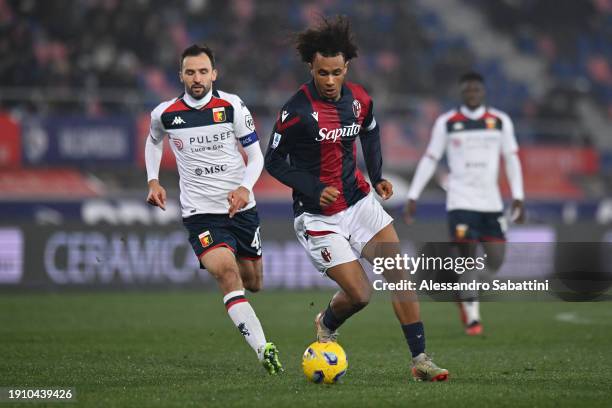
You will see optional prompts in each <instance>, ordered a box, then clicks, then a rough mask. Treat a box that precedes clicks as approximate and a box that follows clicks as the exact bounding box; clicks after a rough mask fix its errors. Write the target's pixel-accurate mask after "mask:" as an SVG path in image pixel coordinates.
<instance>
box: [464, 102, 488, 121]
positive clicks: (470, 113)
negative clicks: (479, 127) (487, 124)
mask: <svg viewBox="0 0 612 408" xmlns="http://www.w3.org/2000/svg"><path fill="white" fill-rule="evenodd" d="M459 110H460V111H461V113H462V114H463V116H465V117H466V118H468V119H470V120H478V119H480V118H482V117H483V116H484V114H485V112H486V111H487V108H486V107H485V106H484V105H480V106H479V107H477V108H476V109H474V110H470V109H469V108H468V107H467V106H465V105H461V107H460V108H459Z"/></svg>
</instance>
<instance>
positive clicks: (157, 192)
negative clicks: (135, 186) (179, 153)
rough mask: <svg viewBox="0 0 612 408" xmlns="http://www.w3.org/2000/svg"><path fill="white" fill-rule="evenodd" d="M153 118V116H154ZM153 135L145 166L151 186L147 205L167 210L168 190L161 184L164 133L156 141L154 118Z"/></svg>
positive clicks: (149, 139) (149, 143) (150, 139)
mask: <svg viewBox="0 0 612 408" xmlns="http://www.w3.org/2000/svg"><path fill="white" fill-rule="evenodd" d="M152 117H153V115H152ZM151 123H152V126H151V134H149V136H148V137H147V142H146V144H145V152H144V153H145V166H146V168H147V181H148V184H149V194H148V195H147V203H149V204H151V205H154V206H156V207H159V208H161V209H162V210H165V209H166V190H165V189H164V188H163V187H162V186H161V184H159V166H160V164H161V158H162V154H163V152H164V145H163V143H162V140H163V133H161V131H159V132H156V133H159V134H158V136H157V138H155V139H154V136H153V131H154V126H153V124H154V123H156V122H155V120H154V118H153V119H152V121H151Z"/></svg>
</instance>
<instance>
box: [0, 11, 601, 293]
mask: <svg viewBox="0 0 612 408" xmlns="http://www.w3.org/2000/svg"><path fill="white" fill-rule="evenodd" d="M337 13H341V14H347V15H349V16H350V17H351V20H352V23H353V28H354V30H355V33H356V37H357V41H358V44H359V45H360V57H359V58H358V59H356V60H355V61H353V62H352V64H351V69H350V75H349V77H350V79H352V80H354V81H357V82H361V83H363V84H364V85H366V87H367V88H368V89H369V91H370V92H371V93H372V94H373V96H374V99H375V101H376V110H377V113H376V115H377V118H378V122H379V123H380V124H381V126H382V137H383V149H384V161H385V173H386V175H387V176H388V177H389V178H390V179H391V180H392V181H393V182H394V184H395V189H396V197H395V199H394V200H392V201H391V202H390V203H389V204H388V205H389V207H388V209H389V211H391V212H392V213H394V215H396V216H397V219H398V220H399V209H400V208H401V206H402V204H403V199H404V196H405V193H406V192H407V186H408V181H409V180H410V178H411V176H412V173H413V171H414V169H415V167H416V164H417V162H418V160H419V158H420V156H421V154H422V153H423V151H424V149H425V147H426V145H427V142H428V139H429V131H430V128H431V125H432V123H433V121H434V119H435V117H436V116H437V115H438V114H440V113H442V112H443V111H444V110H446V109H448V108H450V107H452V106H453V105H455V104H457V103H458V89H457V86H456V82H457V78H458V76H459V75H460V74H461V73H463V72H464V71H466V70H468V69H475V70H477V71H480V72H481V73H482V74H483V75H484V76H485V78H486V82H487V88H488V101H489V103H490V104H491V105H493V106H495V107H497V108H499V109H502V110H505V111H506V112H508V113H509V114H510V115H511V116H512V118H513V119H514V121H515V126H516V133H517V137H518V140H519V143H520V146H521V153H520V154H521V159H522V165H523V173H524V178H525V186H526V206H527V210H528V216H529V222H528V224H527V225H526V226H522V227H520V228H517V227H513V228H511V230H510V235H509V237H510V240H514V241H522V242H533V241H552V242H555V241H596V242H599V241H602V240H603V241H606V240H607V241H612V226H611V223H612V132H611V130H610V129H612V41H611V40H610V39H611V38H612V0H583V1H572V0H500V1H487V0H410V1H391V0H385V1H376V2H374V1H349V0H318V1H307V2H301V1H294V0H291V1H283V2H277V1H256V0H231V1H221V0H186V1H180V2H169V1H161V0H134V1H119V0H82V1H70V0H53V1H42V0H0V34H1V35H0V135H1V136H0V214H1V217H0V220H1V222H0V243H1V245H0V285H3V286H5V287H9V288H15V287H44V288H56V287H60V286H64V285H69V286H77V287H79V286H80V287H101V286H104V287H124V286H133V285H137V286H141V285H153V286H156V285H162V286H166V285H177V286H194V285H195V286H198V285H204V286H206V285H210V284H211V281H210V279H209V277H208V276H207V274H206V273H202V271H199V270H198V267H197V262H196V260H195V257H194V256H193V254H192V253H191V250H190V248H189V246H188V244H187V241H186V239H185V236H186V235H185V232H184V231H183V228H182V226H181V225H180V223H179V220H180V218H179V211H178V201H177V199H178V191H177V187H178V183H177V181H178V178H177V175H176V166H175V163H174V159H173V158H172V157H171V156H172V154H171V152H170V150H169V149H168V148H167V149H166V152H165V156H164V159H163V164H162V167H163V171H162V175H161V181H162V184H163V185H165V187H166V188H167V189H168V190H169V196H170V205H169V208H168V211H166V212H161V211H159V210H157V209H153V208H151V207H149V206H147V205H146V204H145V201H144V198H145V195H146V175H145V171H144V163H143V147H144V140H145V137H146V135H147V131H148V126H149V113H150V111H151V110H152V109H153V107H155V106H156V105H157V104H158V103H159V102H160V101H162V100H166V99H170V98H172V97H174V96H177V95H178V94H179V93H180V92H181V89H182V88H181V86H180V83H179V82H178V78H177V71H178V56H179V54H180V52H181V51H182V49H183V48H185V47H186V46H188V45H190V44H191V43H194V42H206V43H207V44H209V45H211V46H212V47H213V49H215V50H216V53H217V58H218V69H219V71H220V78H219V80H218V82H217V85H218V87H219V88H220V89H223V90H226V91H229V92H235V93H238V94H239V95H240V96H241V97H242V98H243V99H244V101H245V102H246V104H247V105H248V106H249V107H250V109H251V111H252V112H253V114H254V116H255V121H256V124H257V129H258V133H259V135H260V138H261V139H262V147H263V148H265V145H266V144H267V140H268V136H269V133H270V130H271V128H272V124H273V121H274V120H275V118H276V115H277V112H278V109H279V108H280V106H281V105H282V103H283V102H284V101H285V100H286V99H287V98H288V97H289V96H290V95H291V94H292V93H293V92H294V91H295V90H296V89H297V87H298V86H299V85H300V84H301V83H302V82H305V81H307V80H308V73H307V71H306V69H305V67H304V66H303V64H302V63H301V62H300V61H299V58H298V57H297V54H296V52H295V50H294V48H293V47H292V45H291V43H290V41H289V38H290V34H291V33H292V32H294V31H296V30H300V29H302V28H303V27H305V26H306V25H307V24H309V23H311V22H313V21H315V20H316V17H317V15H318V14H324V15H331V14H337ZM443 167H444V166H440V168H439V171H438V174H437V175H436V177H435V181H432V183H430V186H429V188H428V190H427V191H426V192H425V194H424V196H423V198H422V200H421V202H420V207H419V213H418V216H419V222H418V223H417V224H416V225H414V226H411V227H406V226H404V225H402V223H401V221H398V222H397V224H398V227H399V229H400V237H401V238H402V239H403V240H404V241H405V242H406V243H410V242H414V241H426V240H434V241H444V240H446V227H445V218H444V217H445V213H444V191H443V188H442V187H443V186H444V182H445V171H444V168H443ZM502 185H503V189H504V191H505V192H506V193H507V191H508V189H507V186H506V183H505V180H504V179H503V178H502ZM255 192H256V197H257V201H258V207H259V209H260V214H261V216H262V219H263V238H264V265H265V270H266V286H267V287H268V288H277V287H278V288H308V287H322V286H327V285H329V284H330V282H329V281H328V280H324V279H321V278H320V277H319V275H318V274H317V273H316V272H315V271H314V270H313V268H312V267H311V266H310V264H309V263H308V261H307V259H306V257H305V254H304V253H303V251H302V249H301V248H300V247H298V244H297V242H296V240H295V238H294V235H293V232H292V222H291V219H292V216H291V211H290V205H289V203H290V192H289V190H288V189H287V188H285V187H283V186H282V185H280V184H279V183H278V182H276V181H274V180H273V179H272V178H271V177H270V176H269V175H267V174H265V172H264V174H263V175H262V177H261V179H260V181H259V182H258V184H257V186H256V189H255ZM542 262H544V263H545V264H546V265H548V267H549V269H546V268H540V272H539V273H540V274H546V273H547V272H546V271H550V265H551V264H552V263H553V260H552V255H550V254H549V255H548V258H546V259H544V260H542ZM519 266H520V265H519ZM513 268H514V269H513ZM516 268H517V264H515V265H514V266H513V265H512V263H511V262H510V265H509V266H508V267H507V269H508V271H507V273H508V274H512V271H513V270H516ZM502 273H504V272H503V271H502Z"/></svg>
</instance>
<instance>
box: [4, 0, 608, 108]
mask: <svg viewBox="0 0 612 408" xmlns="http://www.w3.org/2000/svg"><path fill="white" fill-rule="evenodd" d="M464 1H465V3H466V4H469V5H470V6H476V7H477V8H478V9H479V10H481V11H482V12H483V13H484V14H485V15H486V16H487V18H488V19H489V22H490V23H491V25H492V27H494V28H495V29H496V30H499V31H501V32H505V33H507V34H508V35H509V36H511V38H513V39H514V41H515V42H516V46H517V47H518V48H519V49H520V50H521V51H522V52H524V53H527V54H531V55H535V56H538V58H542V59H544V60H545V61H546V63H547V66H548V70H549V73H550V75H551V77H552V78H554V79H555V81H556V82H557V84H556V86H555V87H553V89H552V90H551V94H550V95H549V96H550V97H549V98H545V99H543V100H539V101H534V100H533V98H532V95H530V92H529V89H528V86H527V84H526V83H522V82H521V81H517V80H516V79H514V80H510V79H508V78H507V77H506V76H504V74H503V69H502V67H500V66H499V64H500V62H496V61H493V62H487V61H478V60H477V58H476V57H475V55H474V53H473V51H472V50H471V49H470V43H469V39H466V38H463V37H461V36H457V35H456V34H450V33H448V32H447V31H446V30H445V27H444V24H443V23H441V22H440V20H439V19H438V18H437V16H436V15H435V14H431V13H428V12H427V11H425V10H423V7H422V4H421V3H420V2H418V1H416V0H414V1H395V0H380V1H352V0H314V1H308V2H302V1H299V0H288V1H283V2H279V1H265V0H259V1H257V0H183V1H164V0H130V1H120V0H80V1H76V0H53V1H42V0H0V55H1V56H2V58H1V59H0V89H2V90H3V92H0V93H4V94H5V96H4V97H0V104H1V105H0V108H1V107H4V108H5V109H14V108H15V107H19V108H20V109H30V110H35V111H39V112H43V113H49V112H75V111H79V112H83V111H85V112H88V113H89V114H90V115H101V114H104V113H109V112H110V113H115V112H133V111H134V110H135V109H136V110H146V109H149V108H151V106H153V105H154V104H155V103H156V102H158V101H159V100H162V99H167V98H170V97H173V96H175V95H176V94H177V92H178V91H180V86H179V83H178V78H177V70H178V56H179V54H180V52H181V50H182V49H183V48H185V47H186V46H188V45H190V44H191V43H193V42H206V43H208V44H209V45H211V46H212V47H213V48H214V49H215V50H216V51H217V56H218V65H219V68H220V79H219V86H220V87H223V88H224V89H226V90H228V91H234V92H237V93H239V94H240V95H242V96H243V98H244V99H245V100H248V101H249V103H250V104H251V105H255V106H254V109H255V110H256V111H257V112H260V113H263V114H264V115H266V114H268V115H271V114H273V113H272V110H273V108H271V107H274V109H276V108H277V107H278V106H279V104H280V103H282V101H283V100H285V99H286V97H287V96H288V94H290V93H292V92H293V91H294V90H295V89H296V88H297V87H298V86H299V84H300V83H302V82H304V81H305V80H307V78H308V73H307V71H306V69H305V67H304V65H303V64H302V63H301V62H300V60H299V58H298V56H297V53H296V52H295V49H294V47H293V46H292V44H291V39H292V35H293V33H295V32H296V31H297V30H300V29H303V28H304V27H305V26H307V25H309V24H311V23H313V22H316V20H317V18H318V16H319V15H332V14H336V13H343V14H348V15H349V16H350V17H351V21H352V24H353V29H354V31H355V35H356V38H357V41H358V44H359V46H360V57H359V58H358V59H356V60H355V61H354V62H353V63H352V65H351V78H352V79H353V80H356V81H360V82H363V83H365V84H366V85H367V87H368V88H369V89H370V90H371V91H372V92H373V93H374V95H375V96H377V99H379V100H380V99H381V98H382V96H383V95H384V96H385V97H389V100H402V99H401V98H403V97H406V96H407V97H416V98H427V100H429V101H431V100H435V101H436V103H437V104H438V106H437V108H435V109H433V110H432V112H433V113H438V112H439V111H440V109H442V108H443V107H446V105H448V104H450V103H451V102H453V101H456V88H455V86H454V85H455V84H456V79H457V77H458V76H459V75H460V74H461V73H462V72H464V71H465V70H467V69H469V68H473V67H476V68H478V69H480V70H481V71H483V73H484V74H485V76H486V77H487V79H488V80H489V82H490V83H493V84H494V86H492V87H491V95H490V96H491V100H492V101H493V102H494V103H496V104H497V105H498V106H500V107H501V108H503V109H505V110H507V111H509V112H510V113H511V114H513V115H518V116H519V117H520V116H527V117H533V116H538V115H540V116H547V115H548V116H552V117H555V116H557V117H566V118H568V117H569V118H571V117H572V113H573V112H572V109H573V107H572V106H571V103H569V102H568V103H566V104H563V103H561V104H559V103H558V100H559V98H561V99H562V100H563V98H566V99H567V100H569V101H571V99H572V95H573V94H572V92H576V90H579V91H580V92H582V93H585V92H586V93H587V94H589V95H591V96H592V97H593V98H594V99H595V100H597V102H598V103H599V104H600V105H602V106H603V107H604V110H607V111H608V115H609V117H611V118H612V67H611V66H610V61H612V42H611V41H609V39H610V38H612V0H589V1H586V0H585V1H572V0H559V1H557V0H500V1H494V2H491V1H487V0H469V1H468V0H464ZM49 93H51V95H49ZM398 98H399V99H398ZM49 100H51V101H52V103H48V101H49ZM551 101H552V106H549V105H551ZM566 102H567V101H566ZM559 105H562V107H561V108H559ZM568 106H569V107H568ZM428 120H429V118H428Z"/></svg>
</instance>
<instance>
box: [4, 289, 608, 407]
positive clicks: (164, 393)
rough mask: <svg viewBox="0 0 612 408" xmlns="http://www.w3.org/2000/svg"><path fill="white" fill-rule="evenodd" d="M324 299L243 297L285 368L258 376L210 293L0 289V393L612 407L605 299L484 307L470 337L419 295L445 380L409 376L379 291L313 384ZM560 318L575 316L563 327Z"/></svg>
mask: <svg viewBox="0 0 612 408" xmlns="http://www.w3.org/2000/svg"><path fill="white" fill-rule="evenodd" d="M329 298H330V293H329V292H296V293H291V292H263V293H260V294H256V295H251V296H250V299H251V303H252V304H253V305H254V307H255V310H256V312H257V313H258V315H259V317H260V319H261V320H262V323H263V325H264V329H265V331H266V334H267V337H268V338H269V339H270V340H272V341H274V342H276V344H277V346H278V347H279V349H280V352H281V358H282V361H283V364H284V366H285V373H284V374H283V375H282V376H280V377H269V376H267V375H266V374H265V372H264V370H263V368H262V367H260V365H259V364H258V363H257V361H256V357H255V354H254V353H253V352H252V351H251V349H250V348H249V347H248V346H247V345H246V342H245V341H244V340H243V338H242V336H241V335H240V334H239V333H238V331H237V330H236V328H235V327H234V326H233V324H232V323H231V321H230V319H229V318H228V316H227V314H226V312H225V309H224V307H223V304H222V302H221V299H220V296H219V295H218V294H217V293H214V292H167V293H160V292H156V293H134V292H131V293H93V294H91V293H88V294H61V295H60V294H8V295H7V294H2V295H1V296H0V387H9V386H10V387H19V388H25V387H50V386H54V387H62V386H63V387H74V388H76V393H77V400H78V403H77V404H71V405H69V406H75V405H77V406H100V407H111V406H130V407H138V406H143V407H151V406H164V407H168V406H176V407H188V406H220V407H233V406H248V407H257V406H266V407H275V406H290V405H296V406H301V405H305V404H308V405H313V406H323V405H325V406H330V407H342V406H351V407H355V406H410V407H418V406H448V407H454V406H492V405H494V404H495V405H497V406H555V407H559V406H578V405H580V406H589V407H594V406H610V404H611V403H612V402H611V401H612V391H611V389H610V386H609V384H610V377H611V375H610V374H611V373H612V308H611V307H610V303H603V302H602V303H561V302H539V303H526V302H520V303H519V302H506V303H486V304H484V305H483V318H484V319H485V320H484V323H485V336H483V337H481V338H469V337H467V336H465V335H463V334H462V329H461V327H460V324H459V319H458V313H457V310H456V307H455V305H454V304H451V303H432V302H423V303H422V304H421V308H422V316H423V320H424V322H425V325H426V326H425V327H426V334H427V346H428V347H427V349H428V351H429V352H430V353H432V354H433V355H434V360H435V361H436V362H437V363H438V364H439V365H440V366H442V367H445V368H448V369H449V370H450V372H451V379H450V381H449V382H447V383H416V382H414V381H412V379H411V377H410V371H409V359H408V349H407V346H406V343H405V340H404V339H403V336H402V334H401V330H400V327H399V325H398V323H397V322H396V320H395V318H394V316H393V313H392V310H391V307H390V305H389V304H388V302H387V298H386V297H384V296H375V297H374V299H373V301H372V303H371V304H370V305H369V306H368V308H366V309H365V310H364V311H362V312H360V313H359V314H358V315H356V316H355V317H353V318H352V319H351V320H349V321H348V322H347V323H346V324H345V325H344V326H343V327H342V328H341V336H340V339H339V341H340V344H341V345H342V346H343V347H344V348H345V350H346V352H347V354H348V357H349V371H348V373H347V375H346V376H345V377H344V379H343V382H342V383H341V384H338V385H334V386H320V385H314V384H310V383H308V382H307V381H306V380H305V378H304V377H303V374H302V372H301V365H300V364H301V355H302V352H303V351H304V349H305V348H306V346H307V345H308V344H309V343H310V342H312V341H313V337H314V329H313V324H312V322H313V318H314V315H315V314H316V312H317V311H318V310H320V309H322V308H324V307H325V305H326V304H327V302H328V300H329ZM559 313H566V315H565V316H568V315H567V313H573V314H571V315H569V316H570V318H569V320H572V321H573V323H572V322H566V321H559V320H557V319H555V316H557V315H558V314H559ZM7 405H8V404H7V403H2V402H0V407H2V406H7ZM19 405H20V406H24V404H19ZM49 405H53V406H60V405H63V404H61V403H55V404H49ZM36 406H41V404H37V405H36Z"/></svg>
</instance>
